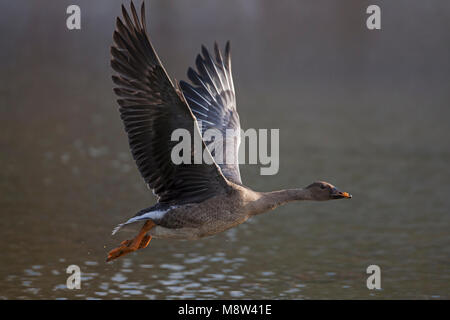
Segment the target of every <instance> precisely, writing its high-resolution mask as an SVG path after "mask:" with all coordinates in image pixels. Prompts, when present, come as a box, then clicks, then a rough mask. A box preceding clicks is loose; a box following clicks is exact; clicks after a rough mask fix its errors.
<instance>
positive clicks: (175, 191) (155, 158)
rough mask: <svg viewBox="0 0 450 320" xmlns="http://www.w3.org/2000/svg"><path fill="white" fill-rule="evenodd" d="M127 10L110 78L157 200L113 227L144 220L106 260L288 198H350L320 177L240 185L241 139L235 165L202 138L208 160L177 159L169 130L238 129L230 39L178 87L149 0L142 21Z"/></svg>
mask: <svg viewBox="0 0 450 320" xmlns="http://www.w3.org/2000/svg"><path fill="white" fill-rule="evenodd" d="M122 15H123V20H122V19H120V18H119V17H118V18H117V22H116V30H115V31H114V36H113V39H114V44H113V46H112V47H111V54H112V59H111V66H112V68H113V69H114V70H115V71H116V72H117V74H115V75H113V76H112V80H113V82H114V84H115V88H114V92H115V93H116V95H117V96H118V100H117V102H118V104H119V106H120V108H119V111H120V116H121V118H122V120H123V122H124V126H125V131H126V132H127V134H128V140H129V145H130V148H131V153H132V155H133V158H134V160H135V161H136V164H137V167H138V169H139V171H140V173H141V175H142V177H143V178H144V181H145V183H146V184H147V186H148V187H149V189H151V190H153V193H154V194H155V195H156V196H157V199H158V201H157V203H156V204H155V205H153V206H151V207H149V208H146V209H143V210H141V211H139V212H138V213H137V214H136V215H135V216H134V217H132V218H130V219H129V220H127V221H126V222H124V223H122V224H120V225H118V226H117V227H116V228H115V229H114V231H113V234H115V233H116V232H117V231H118V230H119V229H121V228H122V227H124V226H127V225H129V224H133V223H138V222H140V223H143V226H142V228H141V230H140V232H139V233H138V235H137V236H136V237H135V238H134V239H132V240H125V241H123V242H122V243H121V244H120V246H119V247H117V248H115V249H113V250H111V251H110V252H109V254H108V258H107V261H111V260H114V259H117V258H118V257H121V256H123V255H125V254H128V253H130V252H133V251H136V250H138V249H142V248H145V247H147V245H148V244H149V242H150V240H151V239H152V237H155V238H176V239H198V238H202V237H206V236H211V235H214V234H217V233H219V232H222V231H225V230H227V229H230V228H232V227H235V226H237V225H239V224H241V223H243V222H245V221H246V220H247V219H249V218H250V217H252V216H254V215H257V214H260V213H263V212H266V211H269V210H273V209H275V208H276V207H278V206H280V205H283V204H285V203H287V202H291V201H299V200H315V201H324V200H332V199H343V198H351V195H350V194H348V193H347V192H341V191H339V190H338V189H337V188H335V187H334V186H333V185H331V184H329V183H327V182H322V181H317V182H314V183H312V184H310V185H309V186H307V187H306V188H303V189H300V188H299V189H286V190H279V191H273V192H257V191H253V190H251V189H250V188H248V187H246V186H244V185H243V184H242V181H241V176H240V173H239V164H238V162H237V158H238V157H237V156H236V155H237V153H238V148H239V139H235V141H236V142H235V143H234V145H232V147H231V148H229V149H231V150H226V152H227V153H231V154H234V157H233V158H232V159H235V161H234V162H233V163H231V164H230V163H224V164H221V163H216V162H215V161H214V159H213V156H212V154H211V152H210V150H209V149H208V146H206V144H205V142H204V141H202V143H201V148H202V154H205V155H206V157H209V159H207V160H209V161H206V160H205V161H202V162H201V163H200V164H195V163H194V161H192V162H191V163H192V164H187V163H181V164H174V163H173V161H172V160H171V150H172V148H173V147H174V145H175V144H176V143H177V141H172V140H171V134H172V132H173V131H174V130H175V129H179V128H181V129H185V130H187V131H188V132H189V133H190V134H191V136H194V135H195V134H200V132H199V130H200V129H199V125H198V124H199V122H200V121H201V124H202V131H204V130H207V129H210V128H214V129H218V130H220V132H223V133H224V132H225V131H226V130H227V129H234V130H237V131H238V132H239V129H240V123H239V116H238V113H237V111H236V98H235V91H234V84H233V78H232V75H231V56H230V44H229V42H228V43H227V44H226V47H225V52H224V56H222V53H221V51H220V50H219V47H218V45H217V43H216V44H215V45H214V57H213V56H211V54H210V53H209V52H208V50H207V49H206V48H205V47H203V46H202V55H200V54H199V55H198V56H197V59H196V61H195V64H196V69H197V70H194V69H192V68H189V70H188V73H187V76H188V78H189V80H190V81H191V84H189V83H186V82H183V81H181V82H180V83H179V84H176V86H174V84H173V83H172V81H171V80H170V78H169V76H168V75H167V73H166V71H165V69H164V67H163V65H162V64H161V61H160V59H159V58H158V55H157V54H156V52H155V50H154V48H153V46H152V44H151V42H150V40H149V38H148V35H147V31H146V21H145V7H144V3H142V6H141V18H140V19H139V17H138V14H137V12H136V9H135V7H134V4H133V2H131V17H130V15H129V14H128V12H127V10H126V9H125V7H124V6H123V5H122ZM227 146H228V145H227ZM203 151H205V152H203ZM192 157H194V153H192V154H191V158H192ZM191 160H193V159H191Z"/></svg>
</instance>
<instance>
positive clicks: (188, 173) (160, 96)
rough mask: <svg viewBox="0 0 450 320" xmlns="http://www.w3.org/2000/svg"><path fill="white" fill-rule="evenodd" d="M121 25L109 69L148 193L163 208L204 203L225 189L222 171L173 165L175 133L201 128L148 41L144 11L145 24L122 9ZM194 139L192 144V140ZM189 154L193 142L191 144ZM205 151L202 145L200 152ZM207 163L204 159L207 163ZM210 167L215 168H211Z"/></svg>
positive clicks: (136, 16) (204, 165)
mask: <svg viewBox="0 0 450 320" xmlns="http://www.w3.org/2000/svg"><path fill="white" fill-rule="evenodd" d="M122 14H123V21H124V22H122V20H121V19H120V18H117V24H116V31H115V32H114V44H113V46H112V47H111V54H112V59H111V66H112V68H113V69H114V70H115V71H116V72H117V73H118V74H117V75H114V76H113V77H112V79H113V81H114V83H115V85H116V87H115V88H114V92H115V93H116V94H117V96H118V97H119V99H118V100H117V102H118V104H119V106H120V108H119V110H120V115H121V118H122V120H123V122H124V125H125V130H126V132H127V134H128V140H129V144H130V148H131V152H132V154H133V157H134V159H135V161H136V164H137V166H138V169H139V171H140V173H141V175H142V177H143V178H144V180H145V182H146V183H147V184H148V186H149V188H151V189H153V192H154V193H155V194H156V195H157V196H158V200H159V202H161V203H168V204H170V203H175V202H176V203H177V204H180V203H188V202H200V201H203V200H205V199H207V198H209V197H211V196H214V195H216V194H219V193H222V192H224V191H225V190H226V189H227V183H226V179H225V178H224V177H223V175H222V174H221V172H220V169H219V167H218V166H217V165H216V164H215V163H214V161H211V160H212V158H211V155H210V154H209V152H206V153H205V154H206V156H209V157H210V158H209V160H208V161H207V162H206V161H203V162H202V163H201V164H193V163H194V162H193V160H194V152H191V163H192V164H179V165H175V164H174V163H173V162H172V160H171V151H172V148H173V147H174V146H175V145H176V144H177V143H178V141H171V135H172V132H173V131H174V130H175V129H180V128H183V129H185V130H187V131H189V133H190V135H191V137H194V132H195V131H197V133H196V134H197V135H199V129H198V126H197V123H196V121H195V117H194V116H193V114H192V112H191V110H190V109H189V107H188V105H187V103H186V101H185V99H184V97H183V95H182V93H181V91H180V90H178V89H176V88H174V86H173V85H172V82H171V81H170V79H169V77H168V76H167V73H166V71H165V70H164V68H163V66H162V64H161V62H160V60H159V58H158V56H157V54H156V52H155V50H154V49H153V47H152V45H151V43H150V40H149V39H148V36H147V31H146V27H145V25H146V23H145V8H144V4H143V3H142V7H141V20H139V18H138V15H137V13H136V9H135V7H134V5H133V3H131V14H132V18H133V20H131V18H130V16H129V15H128V12H127V10H126V9H125V8H124V6H122ZM191 140H192V139H191ZM191 147H192V149H191V150H194V148H193V142H191ZM205 148H206V146H205V144H204V143H202V150H200V151H201V152H202V154H203V150H204V149H205ZM204 160H206V159H204ZM207 163H211V164H207Z"/></svg>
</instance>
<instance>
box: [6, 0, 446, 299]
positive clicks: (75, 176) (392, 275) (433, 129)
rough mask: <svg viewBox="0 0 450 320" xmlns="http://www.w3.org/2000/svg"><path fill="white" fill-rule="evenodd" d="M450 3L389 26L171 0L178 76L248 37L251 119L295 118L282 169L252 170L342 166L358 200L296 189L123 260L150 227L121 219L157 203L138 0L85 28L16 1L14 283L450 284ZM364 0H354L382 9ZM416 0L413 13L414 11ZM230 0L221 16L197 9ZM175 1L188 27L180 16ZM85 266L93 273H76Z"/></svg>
mask: <svg viewBox="0 0 450 320" xmlns="http://www.w3.org/2000/svg"><path fill="white" fill-rule="evenodd" d="M434 2H435V1H431V2H427V3H426V4H425V3H424V2H419V1H418V2H413V1H409V2H408V8H410V12H409V15H410V16H411V15H412V16H415V15H416V14H417V15H418V14H419V13H420V14H422V13H427V14H429V15H430V16H432V17H433V19H432V21H431V20H430V21H429V22H430V23H429V24H426V25H425V26H424V25H421V26H415V25H413V24H412V21H416V20H417V19H412V18H411V17H410V16H408V17H407V18H406V17H405V18H404V19H403V18H398V19H400V20H396V21H397V23H398V25H396V24H395V23H394V22H393V21H392V20H390V19H389V18H386V20H385V21H386V24H385V25H384V26H385V27H384V28H385V29H383V33H381V34H379V36H375V35H374V34H371V36H369V35H368V34H366V33H364V32H366V31H364V30H363V29H358V27H357V25H359V24H358V23H357V22H355V21H354V20H352V19H347V18H346V15H345V14H344V15H342V14H343V12H340V11H337V12H338V14H336V11H333V10H332V8H331V6H332V5H331V2H330V8H329V9H327V10H324V9H323V8H322V9H320V10H319V8H316V7H315V6H314V5H312V4H311V3H310V2H303V1H299V2H298V3H297V2H296V4H291V5H288V4H287V2H286V3H285V4H284V5H280V6H276V7H272V5H271V3H272V2H269V1H267V2H262V3H263V5H261V6H259V5H256V2H251V1H249V2H246V3H248V7H247V6H245V7H243V6H242V5H240V2H236V3H235V5H233V6H229V5H221V4H216V3H214V5H212V4H211V5H208V6H207V7H205V8H203V9H198V10H200V11H198V12H196V13H192V12H191V11H189V5H187V4H183V3H185V2H182V1H180V2H177V5H176V6H168V5H167V6H166V5H165V4H163V2H158V4H157V3H155V4H153V6H152V8H153V10H154V14H153V15H154V19H153V20H152V19H150V21H152V22H151V23H152V24H153V26H154V27H153V29H152V30H153V32H154V33H155V38H156V39H155V41H156V43H157V48H160V51H161V52H160V53H161V56H162V57H163V59H162V60H163V61H164V62H165V63H166V65H167V66H168V69H169V73H170V74H174V75H175V76H176V78H177V79H181V78H184V70H185V69H186V67H187V65H188V64H192V62H193V61H194V60H193V59H194V57H195V53H196V52H197V51H198V47H199V44H200V43H201V42H202V41H204V42H207V41H208V43H210V42H211V41H212V40H214V39H215V38H219V40H221V39H222V38H224V39H227V38H231V40H232V42H233V50H234V51H233V59H234V65H233V66H234V73H235V85H236V88H238V92H237V94H238V103H239V105H238V108H239V112H240V116H241V122H242V126H243V128H279V129H280V139H281V141H280V143H281V145H280V171H279V173H278V174H277V175H275V176H260V175H259V167H258V166H243V167H242V169H241V173H242V177H243V181H244V183H245V184H247V185H248V186H250V187H252V188H253V189H255V190H261V191H267V190H271V189H278V188H285V187H298V186H305V185H308V184H309V183H311V182H312V181H314V180H317V179H323V180H327V181H330V182H331V183H333V184H335V185H336V186H338V187H339V188H341V189H343V190H345V191H348V192H350V193H352V194H353V199H352V200H351V201H330V202H323V203H296V204H289V205H287V206H284V207H282V208H279V209H277V210H276V211H274V212H271V213H267V214H265V215H261V216H258V217H255V218H254V219H251V220H250V221H248V222H247V223H245V224H243V225H241V226H238V227H237V228H234V229H232V230H229V231H227V232H225V233H223V234H219V235H217V236H215V237H212V238H207V239H202V240H198V241H176V240H157V239H155V240H152V242H151V243H150V245H149V247H148V248H146V249H145V250H140V251H139V252H137V253H133V254H130V255H128V256H126V257H124V258H123V259H119V260H117V261H115V262H113V263H106V262H105V258H106V254H107V252H108V251H109V250H111V249H112V248H114V247H115V246H117V245H118V244H119V243H120V242H121V241H122V240H124V239H127V238H131V237H133V236H134V234H133V233H132V232H128V233H127V232H123V233H119V234H118V235H117V236H115V237H112V236H111V235H110V234H111V230H112V228H113V227H114V226H115V225H117V224H118V223H120V222H122V221H124V220H125V219H127V218H128V217H130V216H132V215H134V214H135V212H137V211H138V210H139V209H141V208H145V207H148V206H149V205H151V204H152V203H153V202H154V201H155V199H154V197H153V196H152V195H151V193H149V192H148V190H147V189H146V188H145V186H144V184H143V182H142V180H141V178H140V177H139V174H138V172H137V170H136V169H135V165H134V163H133V161H132V159H131V155H130V153H129V150H128V146H127V141H126V137H125V134H124V132H123V129H122V124H121V122H120V119H119V115H118V112H117V107H116V105H115V102H114V96H113V94H112V92H111V86H112V84H111V81H110V79H109V77H110V74H111V71H110V69H109V67H108V60H109V52H108V47H109V45H110V43H111V33H112V28H113V27H112V26H113V23H114V15H115V14H117V13H118V12H119V9H118V8H119V2H118V1H116V2H110V1H95V2H92V4H91V2H87V1H86V2H83V1H81V3H80V5H81V7H82V10H84V11H83V14H84V17H85V18H86V20H84V21H85V22H84V23H85V24H84V27H83V28H84V29H82V31H80V32H79V33H70V32H68V31H67V30H65V29H64V28H61V27H60V23H61V21H62V20H61V19H60V17H61V16H60V13H61V12H63V13H64V12H65V7H64V6H63V5H62V6H61V7H58V6H55V7H51V6H49V9H48V10H45V12H44V11H42V10H41V8H40V7H39V6H37V5H33V6H31V5H30V6H27V5H26V4H25V2H23V3H22V2H20V3H21V4H20V5H19V4H15V5H8V7H6V6H1V7H2V12H5V18H4V19H2V21H1V22H0V24H1V25H0V26H1V28H0V30H1V31H0V32H4V30H8V37H5V39H7V40H6V41H8V43H7V44H8V45H5V47H4V48H3V49H2V53H1V55H2V56H1V57H2V59H1V60H0V61H1V63H2V73H1V74H0V79H1V83H2V84H3V87H2V88H1V89H0V90H1V91H0V98H1V100H0V103H1V109H0V112H1V114H0V115H1V121H2V122H1V124H2V126H1V134H0V146H1V148H2V152H1V155H0V168H1V171H0V211H1V219H0V227H1V230H2V231H1V234H2V241H0V252H2V255H1V258H0V298H6V299H20V298H26V299H126V298H129V299H131V298H134V299H182V298H195V299H216V298H223V299H227V298H231V299H241V298H249V299H266V298H275V299H311V298H316V299H317V298H318V299H324V298H337V299H350V298H354V299H365V298H377V299H387V298H410V299H418V298H425V299H448V298H450V288H449V283H450V272H449V265H450V236H449V230H450V212H449V210H450V198H449V196H448V195H449V194H450V187H449V183H448V182H449V181H450V171H449V170H448V164H449V163H450V152H449V149H448V142H449V141H448V140H449V138H448V137H449V136H450V128H449V126H448V119H449V115H450V114H449V108H448V106H449V102H450V96H449V93H448V92H450V90H449V89H450V88H449V84H450V81H449V78H448V75H449V72H448V71H449V70H450V68H449V63H448V54H447V53H448V49H449V47H448V43H449V42H448V41H442V40H441V38H442V36H443V35H444V34H445V33H444V31H443V30H446V31H445V32H446V33H447V34H448V30H450V29H449V28H448V23H449V21H450V20H449V19H448V17H447V18H446V17H445V16H439V15H437V14H435V13H436V12H435V11H436V10H438V9H439V6H438V5H437V4H436V5H435V6H433V5H432V4H433V3H434ZM93 3H95V4H93ZM211 3H212V2H211ZM308 3H309V4H308ZM349 3H351V4H349V5H348V7H347V8H346V10H347V11H345V12H346V13H347V14H349V15H353V14H357V12H363V11H361V10H360V9H361V8H360V7H359V5H358V4H357V3H359V2H354V3H353V2H349ZM396 3H397V4H396V5H394V4H392V7H390V8H391V12H393V14H394V13H395V12H403V11H402V10H401V9H402V7H401V1H399V2H396ZM398 3H400V4H398ZM440 5H441V6H445V5H443V4H442V3H441V4H440ZM291 6H292V7H291ZM177 8H178V9H177ZM333 8H335V7H333ZM441 9H445V8H441ZM352 10H353V11H352ZM399 10H400V11H399ZM216 11H220V12H222V13H223V14H222V15H221V18H220V19H217V20H214V19H212V20H211V21H210V20H209V18H208V19H206V20H204V19H203V20H202V19H193V16H192V15H199V16H202V17H209V15H207V13H208V12H209V13H211V14H212V13H213V12H216ZM438 11H439V12H441V13H442V12H450V11H449V10H438ZM180 12H184V14H180ZM339 12H340V13H339ZM442 14H443V13H442ZM173 15H175V16H176V17H177V19H178V23H179V25H177V24H175V25H174V24H173V23H171V22H170V21H169V20H168V19H164V17H166V16H173ZM324 15H325V17H327V19H328V20H326V19H325V20H326V21H324V20H323V19H324ZM228 16H233V17H235V18H236V21H235V22H234V23H232V24H230V22H229V20H228V19H226V17H228ZM399 16H402V15H400V14H399ZM267 17H273V19H274V20H271V21H273V23H271V24H267V23H266V19H265V18H267ZM281 17H283V19H281ZM321 17H322V18H321ZM421 17H422V16H421ZM319 18H320V19H319ZM402 19H403V20H402ZM213 20H214V21H213ZM93 21H99V22H101V23H98V24H95V23H94V22H93ZM199 21H203V22H204V23H206V24H208V26H211V28H207V29H208V30H199V25H198V24H199V23H200V22H199ZM421 21H422V20H421ZM293 25H294V26H298V27H295V28H292V26H293ZM336 25H337V26H340V28H338V29H336V28H335V26H336ZM212 26H216V27H212ZM31 30H33V32H30V31H31ZM180 30H183V31H184V32H185V34H179V33H180ZM300 30H303V31H300ZM312 30H314V31H312ZM330 30H334V31H333V32H332V31H330ZM436 30H440V31H439V32H438V31H436ZM30 34H32V35H33V37H31V36H30ZM167 35H169V36H167ZM230 35H231V36H230ZM249 39H252V41H249ZM292 39H298V41H292ZM210 40H211V41H210ZM55 41H57V42H58V45H57V46H55V45H54V43H55ZM180 52H181V53H184V54H181V53H180ZM286 52H289V57H290V59H281V60H280V59H279V57H284V56H285V55H286ZM405 52H408V54H407V55H405ZM431 52H432V53H433V56H430V53H431ZM277 57H278V58H277ZM269 62H271V63H269ZM269 75H270V76H269ZM72 264H75V265H78V266H79V267H80V269H81V272H82V280H81V289H80V290H69V289H67V288H66V280H67V277H68V276H69V274H67V273H66V269H67V267H68V266H69V265H72ZM371 264H376V265H379V266H380V267H381V272H382V275H381V286H382V290H379V291H372V290H368V289H367V287H366V279H367V277H368V275H367V274H366V268H367V267H368V266H369V265H371Z"/></svg>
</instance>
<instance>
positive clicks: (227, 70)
mask: <svg viewBox="0 0 450 320" xmlns="http://www.w3.org/2000/svg"><path fill="white" fill-rule="evenodd" d="M214 52H215V59H214V58H213V57H211V54H210V53H209V52H208V50H207V49H206V48H205V47H204V46H202V55H203V56H202V55H200V54H199V55H198V56H197V59H196V61H195V64H196V68H197V70H196V71H195V70H194V69H192V68H189V70H188V72H187V76H188V78H189V80H190V81H191V84H189V83H187V82H184V81H181V82H180V87H181V89H182V90H183V94H184V96H185V98H186V101H187V102H188V103H189V107H190V108H191V110H192V112H193V113H194V115H195V116H196V118H197V121H199V122H200V123H201V130H202V134H204V133H205V131H206V130H209V129H216V130H218V131H220V133H221V137H222V138H219V139H218V138H217V137H215V139H214V141H213V142H211V143H209V144H207V146H208V148H209V150H210V151H211V153H212V154H213V157H214V159H215V160H216V163H217V164H218V165H219V166H220V169H221V170H222V173H223V175H224V176H225V177H226V178H227V179H228V180H230V181H232V182H234V183H238V184H242V181H241V175H240V172H239V162H238V150H239V145H240V142H241V138H240V130H241V126H240V123H239V115H238V113H237V111H236V96H235V91H234V84H233V77H232V75H231V55H230V43H229V42H227V44H226V46H225V57H224V58H223V57H222V54H221V52H220V50H219V47H218V45H217V43H215V44H214ZM217 144H221V146H222V148H221V150H222V154H220V156H219V155H218V154H215V151H216V148H215V147H216V146H217Z"/></svg>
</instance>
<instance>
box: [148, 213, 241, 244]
mask: <svg viewBox="0 0 450 320" xmlns="http://www.w3.org/2000/svg"><path fill="white" fill-rule="evenodd" d="M246 220H247V217H245V218H241V219H233V220H215V221H205V222H204V223H203V224H200V225H198V226H195V227H180V228H168V227H165V226H162V225H156V226H155V227H154V228H152V229H151V230H150V231H149V234H150V235H151V236H152V237H154V238H156V239H184V240H196V239H200V238H203V237H208V236H212V235H215V234H217V233H220V232H223V231H225V230H228V229H230V228H233V227H235V226H237V225H239V224H241V223H243V222H245V221H246Z"/></svg>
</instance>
